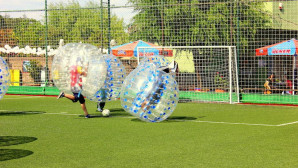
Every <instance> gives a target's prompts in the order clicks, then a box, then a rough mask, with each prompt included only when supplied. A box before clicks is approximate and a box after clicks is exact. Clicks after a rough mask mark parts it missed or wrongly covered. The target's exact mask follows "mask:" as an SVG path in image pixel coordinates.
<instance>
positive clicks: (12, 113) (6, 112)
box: [0, 111, 45, 116]
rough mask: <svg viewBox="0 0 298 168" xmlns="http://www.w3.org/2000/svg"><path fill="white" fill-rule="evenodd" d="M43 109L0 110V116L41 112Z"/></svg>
mask: <svg viewBox="0 0 298 168" xmlns="http://www.w3.org/2000/svg"><path fill="white" fill-rule="evenodd" d="M43 113H45V112H44V111H0V116H17V115H33V114H43Z"/></svg>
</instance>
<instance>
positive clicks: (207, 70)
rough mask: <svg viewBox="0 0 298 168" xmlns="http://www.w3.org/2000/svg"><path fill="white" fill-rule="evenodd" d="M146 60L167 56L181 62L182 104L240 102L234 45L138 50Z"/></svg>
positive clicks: (138, 57) (179, 82)
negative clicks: (150, 57) (148, 57)
mask: <svg viewBox="0 0 298 168" xmlns="http://www.w3.org/2000/svg"><path fill="white" fill-rule="evenodd" d="M137 53H138V54H137V59H138V62H139V61H140V60H141V59H142V57H146V56H152V55H156V54H158V55H164V56H165V58H166V59H167V60H168V61H169V62H171V61H173V60H175V61H176V62H177V63H178V67H179V73H178V75H177V76H176V81H177V82H178V84H179V90H180V93H179V94H180V101H187V102H189V101H191V102H227V103H238V102H239V87H238V72H237V54H236V47H234V46H164V47H138V50H137Z"/></svg>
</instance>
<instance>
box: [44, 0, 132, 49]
mask: <svg viewBox="0 0 298 168" xmlns="http://www.w3.org/2000/svg"><path fill="white" fill-rule="evenodd" d="M101 9H102V8H101V6H100V5H99V4H98V3H95V2H92V1H90V2H88V3H87V5H86V7H84V8H83V7H81V6H80V4H79V3H78V2H77V1H72V2H69V3H67V4H65V3H63V2H61V3H57V4H51V5H49V15H48V18H49V22H48V25H49V42H50V44H52V45H54V44H58V42H59V40H60V39H64V40H65V41H66V42H67V43H69V42H80V41H81V42H83V43H90V44H93V45H96V46H101V45H102V44H101V43H102V42H103V46H104V47H107V46H108V43H109V42H108V36H107V35H108V29H109V27H108V26H107V25H108V11H107V8H103V11H102V10H101ZM102 18H103V20H102ZM110 19H111V23H112V24H111V27H110V30H111V39H115V40H116V41H117V42H118V43H123V42H126V41H125V40H126V39H127V37H128V34H127V33H126V32H125V31H124V29H125V25H124V22H123V19H119V18H118V17H117V16H115V15H111V18H110ZM102 25H103V26H102Z"/></svg>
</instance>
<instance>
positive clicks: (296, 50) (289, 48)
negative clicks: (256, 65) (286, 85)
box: [256, 39, 298, 93]
mask: <svg viewBox="0 0 298 168" xmlns="http://www.w3.org/2000/svg"><path fill="white" fill-rule="evenodd" d="M297 54H298V40H296V39H291V40H285V41H282V42H279V43H276V44H272V45H269V46H265V47H261V48H257V49H256V56H267V55H268V56H274V55H278V56H293V69H292V70H293V71H292V74H293V80H292V81H293V82H292V89H293V90H294V89H295V88H294V86H295V85H294V83H295V82H294V80H295V74H294V72H295V68H296V56H297ZM293 93H294V92H293Z"/></svg>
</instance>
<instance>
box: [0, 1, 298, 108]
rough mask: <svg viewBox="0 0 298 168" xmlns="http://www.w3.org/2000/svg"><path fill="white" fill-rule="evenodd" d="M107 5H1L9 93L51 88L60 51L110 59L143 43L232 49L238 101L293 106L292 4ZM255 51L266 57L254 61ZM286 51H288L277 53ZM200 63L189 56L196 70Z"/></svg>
mask: <svg viewBox="0 0 298 168" xmlns="http://www.w3.org/2000/svg"><path fill="white" fill-rule="evenodd" d="M113 2H114V1H111V2H110V0H101V1H87V0H85V1H80V2H79V1H71V2H67V3H65V2H63V1H61V2H57V1H54V0H45V1H44V3H43V4H42V7H40V8H33V9H28V8H25V7H24V8H23V9H14V10H9V9H6V8H5V6H2V7H1V8H0V54H1V57H3V58H4V59H5V60H6V61H7V62H8V63H9V65H10V69H11V70H12V71H11V72H12V87H11V88H10V90H11V89H15V90H16V91H18V92H19V93H20V89H19V86H22V88H26V89H30V88H31V86H39V87H40V86H41V87H47V88H50V87H52V86H53V83H52V78H51V73H50V69H51V62H52V58H53V55H54V54H55V50H56V49H57V48H58V46H59V44H60V45H62V43H71V42H83V43H90V44H93V45H95V46H97V47H98V48H99V49H100V50H101V51H102V52H109V51H110V50H109V49H110V47H111V45H113V46H114V45H121V44H124V43H128V42H130V41H137V40H143V41H148V42H151V43H155V44H156V45H159V46H236V48H237V49H236V50H237V64H238V78H239V88H240V93H241V101H242V102H253V103H283V104H297V103H296V102H298V101H297V99H298V98H297V97H296V93H298V90H297V88H298V78H297V75H298V74H297V70H296V69H297V61H296V56H297V45H298V44H297V43H295V39H297V35H298V17H297V15H298V11H297V8H298V1H296V0H284V1H277V0H272V1H270V0H254V1H247V0H167V1H164V0H156V1H146V0H128V1H127V2H126V1H121V2H117V1H115V3H113ZM291 39H293V41H294V50H295V53H294V54H289V53H288V54H285V53H280V54H278V53H277V54H272V53H269V52H270V51H271V50H270V49H269V50H270V51H269V50H268V48H270V45H273V44H276V43H280V42H283V41H288V40H291ZM111 41H112V43H111ZM285 46H286V45H285ZM262 47H264V48H262ZM295 47H296V48H295ZM257 49H259V50H258V52H263V51H267V50H268V52H267V53H265V52H264V53H263V54H258V53H256V50H257ZM289 49H290V50H292V49H293V47H292V48H291V47H289V48H279V50H280V51H279V52H283V51H281V50H289ZM201 59H202V57H200V56H196V55H194V57H193V62H194V64H196V63H198V62H202V60H201ZM122 61H123V63H124V64H125V66H126V68H127V70H128V72H129V71H131V70H132V69H133V68H135V66H136V65H137V63H136V60H135V59H134V57H132V58H131V57H123V58H122ZM205 68H212V66H210V67H205ZM198 73H200V72H183V71H182V72H181V74H184V76H185V79H183V80H182V81H184V84H185V83H189V86H191V87H192V86H194V88H196V87H199V86H197V85H196V83H200V81H197V80H198V79H194V78H193V77H195V76H197V75H199V74H198ZM272 73H274V74H275V78H274V79H273V80H272V81H271V82H270V89H269V92H267V91H268V87H267V88H266V86H264V84H265V83H266V80H267V78H268V77H269V76H270V75H271V74H272ZM210 78H212V74H211V75H210ZM192 82H193V83H192ZM184 84H183V85H184ZM271 84H272V85H271ZM29 86H30V87H29ZM187 88H189V87H187V86H186V87H185V88H184V89H187ZM31 89H32V88H31ZM43 90H44V89H43ZM193 91H194V92H199V91H198V90H197V91H196V90H193ZM214 94H216V93H214Z"/></svg>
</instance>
